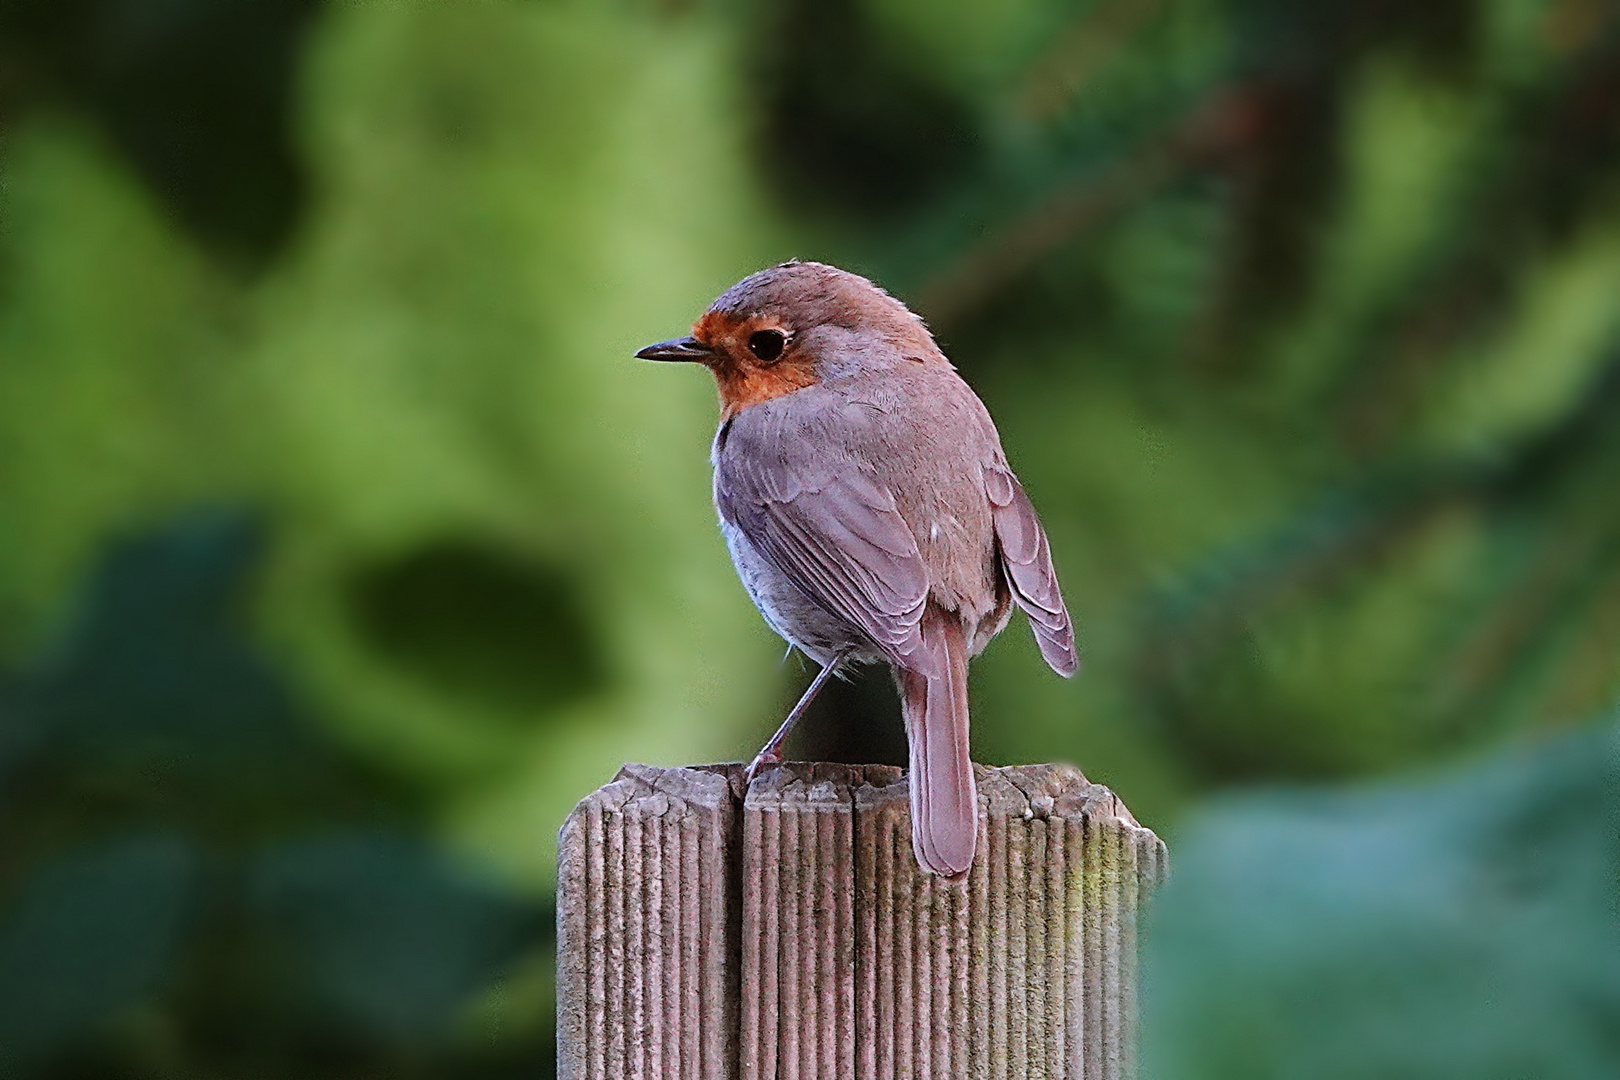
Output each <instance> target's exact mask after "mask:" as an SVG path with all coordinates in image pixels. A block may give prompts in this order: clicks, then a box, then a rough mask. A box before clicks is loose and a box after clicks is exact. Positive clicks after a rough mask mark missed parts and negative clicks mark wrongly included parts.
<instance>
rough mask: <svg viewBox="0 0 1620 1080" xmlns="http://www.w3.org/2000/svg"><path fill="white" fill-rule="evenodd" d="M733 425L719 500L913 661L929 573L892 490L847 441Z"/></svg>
mask: <svg viewBox="0 0 1620 1080" xmlns="http://www.w3.org/2000/svg"><path fill="white" fill-rule="evenodd" d="M755 408H762V407H761V406H756V407H755ZM750 411H752V410H750ZM744 415H746V414H744ZM739 419H741V418H739ZM735 426H736V429H737V430H735V431H732V432H729V433H727V437H728V439H729V443H730V445H728V446H726V447H725V448H724V450H723V451H720V452H717V455H716V460H715V465H716V468H715V484H714V498H715V506H716V508H717V509H718V510H719V511H720V513H721V515H722V516H724V517H725V519H726V520H727V521H729V522H731V523H732V524H733V525H735V526H736V527H737V528H738V529H740V530H741V531H742V534H743V535H744V536H745V537H747V538H748V540H749V542H750V543H752V544H753V545H754V547H755V548H756V549H757V550H758V551H759V553H760V554H761V555H762V556H764V557H765V559H766V560H768V561H769V562H770V563H771V565H772V566H774V567H776V569H778V570H779V571H781V572H782V574H784V575H785V576H786V577H787V578H788V580H789V581H791V582H793V584H794V585H796V586H798V588H799V589H800V590H801V591H802V592H803V593H804V594H805V595H806V596H808V597H809V598H810V599H811V600H813V601H814V602H815V603H817V604H820V605H821V606H822V607H823V608H825V609H826V610H827V611H829V612H830V613H832V614H833V615H836V616H837V617H839V618H841V619H843V620H844V621H845V622H847V623H849V624H850V625H851V626H852V627H854V628H856V629H857V630H859V631H860V632H861V633H863V634H865V635H866V636H867V637H868V638H870V639H871V641H872V643H873V645H875V646H876V647H877V649H878V651H879V652H881V653H882V654H883V655H884V656H885V658H887V659H888V660H889V661H890V662H891V663H893V664H896V665H898V666H900V667H905V666H906V664H907V658H908V657H910V656H912V655H913V654H915V653H916V652H917V651H918V650H919V649H921V648H922V632H921V629H920V625H921V622H922V614H923V606H924V604H925V602H926V601H927V599H928V584H929V579H928V570H927V567H926V566H924V564H923V561H922V557H921V555H919V554H918V551H917V541H916V538H915V537H914V536H912V533H911V528H910V527H909V526H908V525H907V524H906V522H905V519H904V518H903V517H901V515H900V511H899V510H898V509H897V508H896V505H895V500H894V495H893V494H892V493H891V492H890V491H889V490H888V489H887V488H885V487H884V486H883V485H881V484H879V483H878V482H877V481H876V480H875V479H873V478H872V477H871V476H870V475H869V474H868V473H867V472H866V471H864V470H863V469H862V468H861V463H860V462H858V461H856V460H854V458H853V456H852V455H850V454H849V453H848V451H845V450H841V449H840V448H839V447H837V446H833V445H827V444H825V443H817V442H816V441H815V440H814V439H813V438H811V437H810V436H809V433H806V432H804V431H797V430H794V429H793V426H792V425H787V424H783V423H764V424H760V423H751V424H742V423H738V424H736V425H735Z"/></svg>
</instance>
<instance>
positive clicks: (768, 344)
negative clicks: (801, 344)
mask: <svg viewBox="0 0 1620 1080" xmlns="http://www.w3.org/2000/svg"><path fill="white" fill-rule="evenodd" d="M786 345H787V335H786V334H784V333H782V331H780V330H755V331H754V332H753V333H752V334H749V335H748V351H749V352H751V353H753V354H754V355H755V356H757V357H759V359H760V362H761V363H765V364H774V363H775V362H776V361H777V360H778V359H780V358H781V356H782V349H783V348H784V347H786Z"/></svg>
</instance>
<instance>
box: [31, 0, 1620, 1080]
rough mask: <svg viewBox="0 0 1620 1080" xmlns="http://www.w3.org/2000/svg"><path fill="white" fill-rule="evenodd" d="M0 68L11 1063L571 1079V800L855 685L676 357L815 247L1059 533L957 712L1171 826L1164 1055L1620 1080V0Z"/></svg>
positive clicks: (447, 36)
mask: <svg viewBox="0 0 1620 1080" xmlns="http://www.w3.org/2000/svg"><path fill="white" fill-rule="evenodd" d="M0 110H3V125H4V126H3V133H0V836H3V837H4V838H5V840H4V842H3V844H0V1074H3V1075H5V1076H7V1077H12V1076H35V1075H38V1076H49V1077H62V1078H67V1077H96V1078H102V1077H108V1078H123V1077H129V1078H136V1077H141V1078H145V1077H203V1076H255V1077H266V1078H280V1077H288V1078H292V1077H300V1078H307V1077H355V1078H360V1077H367V1078H370V1077H408V1078H422V1080H426V1078H436V1077H452V1076H454V1077H458V1078H463V1080H472V1078H481V1077H487V1078H496V1077H518V1076H523V1077H536V1076H545V1075H548V1074H549V1070H550V1069H551V1067H552V1064H551V1060H552V1053H553V1047H552V1030H551V1021H552V1014H551V1009H552V983H551V960H552V954H551V949H552V932H551V924H550V920H551V906H550V897H551V893H552V881H551V878H552V873H553V868H554V851H553V837H554V833H555V830H556V828H557V826H558V824H559V823H560V821H561V819H562V816H563V815H564V814H565V813H566V812H567V810H568V808H569V807H570V806H571V805H572V804H573V802H574V801H575V800H577V799H578V798H579V797H580V796H581V795H583V794H584V793H586V792H587V791H589V790H590V789H592V788H594V787H595V786H597V785H599V784H600V783H602V782H604V781H606V780H607V779H608V778H610V777H611V775H612V773H613V772H614V770H615V769H616V767H617V766H618V764H619V763H620V762H622V761H624V760H641V761H652V762H656V763H666V764H675V763H682V762H691V761H708V760H717V759H736V758H739V757H744V756H746V755H747V754H748V753H749V752H751V751H752V749H753V748H754V747H755V746H756V745H757V743H758V742H759V741H760V740H761V739H762V738H763V737H764V735H765V734H766V733H767V732H768V731H769V730H770V728H771V727H772V726H773V725H774V723H775V721H776V719H777V718H778V717H779V716H780V714H781V712H782V710H783V709H784V708H785V707H786V705H787V703H789V702H790V701H791V700H792V698H793V697H794V695H795V694H796V692H797V690H798V689H799V688H800V687H801V686H802V685H803V684H804V682H805V681H807V679H808V676H809V672H808V671H807V670H805V667H804V666H803V665H802V664H800V663H799V662H798V661H796V660H791V661H788V662H787V663H783V662H782V660H781V655H780V654H781V645H780V643H779V642H777V641H775V640H774V639H773V638H771V636H770V635H769V633H768V632H767V631H766V630H765V628H764V626H763V624H762V623H761V622H760V620H759V619H758V617H757V615H756V614H755V613H754V611H753V610H752V608H751V607H750V606H749V604H748V601H747V600H746V598H745V596H744V594H743V592H742V590H741V588H740V586H738V585H737V584H736V582H735V580H734V578H733V575H732V571H731V568H730V566H729V564H728V562H727V560H726V557H725V554H724V552H723V549H722V545H721V543H720V541H719V539H718V537H717V534H716V531H715V528H714V524H713V517H714V515H713V511H712V509H711V508H710V506H709V502H708V489H707V485H708V471H707V462H706V453H707V448H708V440H709V437H710V435H711V432H712V425H713V422H714V412H715V406H714V401H713V388H712V386H711V385H710V384H709V382H708V380H707V378H706V377H705V376H704V374H703V373H702V372H701V371H697V370H691V369H684V368H671V367H666V366H654V365H644V364H638V363H636V362H633V361H632V360H631V359H630V354H631V353H632V352H633V351H634V349H635V348H636V347H638V346H639V345H642V344H645V343H647V342H650V341H654V340H658V339H661V338H666V337H670V336H674V335H677V334H679V333H681V332H683V331H684V329H685V327H686V326H687V324H688V323H689V322H690V321H691V320H692V319H693V318H694V317H695V316H696V315H697V314H698V313H699V312H700V311H701V310H702V309H703V307H704V306H705V305H706V304H707V303H708V301H709V300H710V299H711V298H712V297H713V296H714V295H715V294H716V293H718V292H719V291H720V290H721V289H722V288H724V287H725V286H726V285H728V284H730V283H731V282H732V281H733V280H735V279H736V278H738V277H740V276H742V275H743V274H745V273H748V272H750V271H752V270H754V269H757V268H758V267H760V266H762V265H766V264H769V263H771V262H775V261H778V260H781V259H783V258H787V257H791V256H798V257H804V258H817V259H823V260H827V261H832V262H836V263H838V264H840V265H843V266H846V267H849V268H851V269H854V270H857V271H860V272H863V273H866V274H868V275H871V276H873V277H874V278H876V279H878V280H879V281H881V282H882V283H884V284H885V285H886V286H887V287H888V288H890V289H891V291H894V292H895V293H896V294H897V295H899V296H901V297H903V298H904V299H905V300H907V301H908V302H909V303H911V304H912V306H913V307H914V308H915V309H916V310H918V311H919V312H920V313H921V314H922V315H924V316H925V317H926V318H927V319H928V320H929V322H930V324H931V325H932V326H933V327H934V329H935V331H936V333H937V335H938V336H939V338H940V339H941V341H942V343H943V345H944V346H945V348H946V350H947V352H948V353H949V354H950V355H951V357H952V358H953V359H954V360H955V361H956V363H957V365H958V366H959V367H960V369H961V370H962V371H963V373H964V374H965V375H966V377H967V378H968V379H969V381H970V382H972V383H973V384H974V385H975V387H976V388H977V389H978V390H979V392H980V394H981V396H983V398H984V399H985V400H986V402H987V403H988V405H989V406H990V409H991V411H992V413H993V414H994V415H995V416H996V418H997V420H998V423H999V425H1000V427H1001V431H1002V435H1003V439H1004V441H1005V443H1006V446H1007V450H1008V453H1009V455H1010V457H1011V459H1012V461H1013V462H1014V464H1015V466H1016V467H1017V468H1018V470H1019V472H1020V474H1021V476H1022V478H1023V480H1024V482H1025V485H1026V486H1027V487H1028V489H1029V490H1030V492H1031V493H1032V496H1033V498H1034V500H1035V502H1036V504H1037V505H1038V507H1039V508H1040V510H1041V512H1042V515H1043V517H1044V519H1045V521H1046V524H1047V527H1048V530H1049V532H1050V534H1051V539H1052V547H1053V550H1054V552H1055V555H1056V559H1057V563H1058V566H1059V568H1060V571H1061V574H1062V578H1063V581H1064V584H1065V591H1066V593H1067V595H1068V598H1069V602H1070V605H1071V607H1072V609H1073V610H1074V612H1075V613H1076V615H1077V617H1078V619H1079V624H1080V636H1081V643H1082V650H1083V655H1084V658H1085V664H1086V666H1085V669H1084V670H1083V672H1082V673H1081V675H1080V676H1079V677H1077V678H1075V679H1074V680H1072V681H1068V682H1065V681H1063V680H1060V679H1057V678H1055V677H1053V676H1051V675H1050V673H1049V672H1047V671H1046V670H1045V668H1044V667H1043V666H1042V664H1041V663H1040V659H1039V656H1038V654H1037V652H1036V651H1035V649H1034V647H1033V643H1032V641H1031V639H1030V637H1029V634H1028V632H1027V630H1026V629H1025V628H1024V627H1023V626H1022V621H1021V620H1018V621H1017V622H1016V623H1015V625H1014V626H1013V627H1012V628H1011V630H1010V631H1009V632H1008V633H1007V634H1005V635H1004V636H1003V637H1002V638H1001V639H1000V640H998V641H997V642H996V643H995V644H994V645H993V646H992V647H991V649H990V650H989V652H988V653H987V654H986V655H985V656H984V657H983V658H982V659H981V660H980V661H978V662H977V663H976V665H975V670H974V683H973V696H974V708H975V729H974V741H975V753H976V756H977V757H978V758H979V759H980V760H984V761H987V762H992V763H1006V762H1015V761H1041V760H1054V759H1061V760H1069V761H1073V762H1076V763H1078V764H1080V765H1081V766H1082V767H1083V768H1084V769H1085V771H1086V772H1087V774H1088V775H1089V776H1091V777H1092V778H1093V779H1095V780H1098V781H1101V782H1104V783H1108V784H1110V785H1111V786H1113V787H1114V788H1115V789H1116V790H1117V791H1118V792H1119V793H1120V794H1121V795H1122V796H1123V797H1124V799H1125V800H1126V801H1127V802H1128V803H1129V805H1130V806H1131V807H1132V808H1133V809H1134V810H1135V812H1136V813H1137V815H1138V816H1139V817H1140V818H1141V819H1142V820H1143V821H1144V822H1146V823H1147V824H1149V825H1151V826H1153V827H1155V828H1156V829H1158V830H1159V831H1160V832H1161V834H1163V835H1166V836H1167V837H1169V838H1170V840H1171V844H1172V851H1173V853H1174V855H1175V858H1176V862H1177V865H1178V867H1179V869H1178V872H1177V875H1176V878H1175V879H1174V880H1173V882H1172V884H1171V885H1170V886H1169V888H1168V889H1167V890H1166V892H1165V894H1164V896H1163V898H1162V903H1161V905H1160V910H1159V911H1158V913H1157V915H1158V918H1157V922H1158V923H1160V924H1161V925H1159V926H1158V927H1157V928H1156V931H1155V935H1154V938H1153V944H1152V946H1151V947H1150V955H1149V958H1148V959H1149V980H1150V986H1149V989H1150V997H1149V1000H1148V1003H1147V1014H1148V1016H1147V1018H1148V1023H1149V1058H1150V1062H1152V1063H1153V1065H1154V1068H1155V1069H1156V1075H1161V1076H1165V1077H1172V1076H1183V1077H1206V1076H1207V1077H1216V1076H1220V1077H1267V1076H1277V1077H1292V1076H1311V1077H1339V1076H1343V1077H1361V1076H1367V1077H1374V1076H1379V1077H1388V1076H1414V1077H1417V1076H1422V1077H1449V1076H1457V1077H1459V1078H1461V1077H1470V1078H1478V1077H1504V1078H1506V1077H1536V1078H1538V1080H1541V1078H1547V1077H1563V1076H1571V1077H1574V1076H1613V1075H1616V1074H1617V1073H1620V795H1617V792H1620V741H1617V737H1616V734H1615V730H1616V729H1615V726H1614V720H1613V707H1614V705H1615V702H1616V698H1617V696H1620V649H1617V645H1620V18H1617V13H1616V10H1615V8H1614V6H1613V5H1612V4H1609V3H1606V2H1603V0H1433V2H1430V3H1396V2H1388V0H1371V2H1369V0H1321V2H1312V3H1284V2H1279V0H1008V2H1002V3H989V2H971V0H928V2H924V0H715V2H705V0H620V2H615V3H597V4H587V3H568V2H561V0H559V2H541V0H499V2H497V0H485V2H466V3H457V4H429V3H417V4H404V3H381V2H377V3H360V2H348V3H317V2H314V0H238V2H235V3H231V4H217V3H211V2H208V0H8V2H7V3H6V4H5V5H4V6H3V7H0ZM807 728H808V730H807V732H806V734H805V735H804V736H803V741H802V743H801V744H800V745H799V747H798V748H797V749H798V751H799V753H801V754H803V755H806V756H816V757H833V758H842V759H845V760H854V761H867V760H888V761H896V762H898V761H900V760H902V754H903V744H902V742H901V735H900V726H899V721H898V716H897V713H896V711H895V704H894V700H893V694H892V691H891V690H890V688H889V686H888V684H887V680H886V678H885V677H883V676H882V675H881V674H878V675H874V676H873V677H869V678H861V679H858V680H856V681H854V682H852V683H850V684H849V685H846V686H840V687H838V688H837V689H836V691H835V692H832V693H829V694H828V695H827V696H826V697H825V698H824V699H823V701H822V702H821V703H820V704H819V706H818V709H817V712H816V715H815V717H814V718H813V719H812V720H811V721H809V722H808V724H807Z"/></svg>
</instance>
